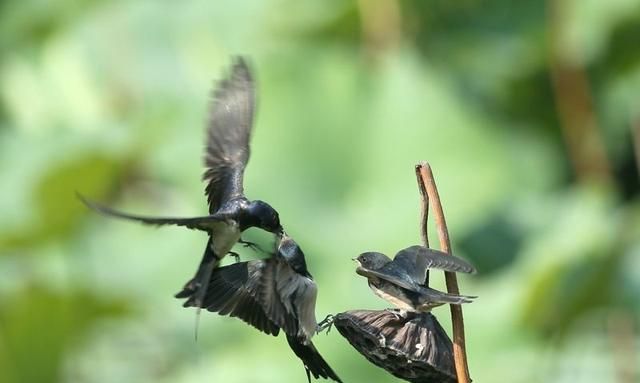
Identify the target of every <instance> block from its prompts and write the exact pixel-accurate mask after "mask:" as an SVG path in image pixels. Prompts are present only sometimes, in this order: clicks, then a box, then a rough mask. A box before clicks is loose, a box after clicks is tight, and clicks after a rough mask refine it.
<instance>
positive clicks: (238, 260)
mask: <svg viewBox="0 0 640 383" xmlns="http://www.w3.org/2000/svg"><path fill="white" fill-rule="evenodd" d="M229 255H230V256H232V257H233V258H234V259H235V260H236V263H238V262H240V254H238V253H236V252H235V251H230V252H229Z"/></svg>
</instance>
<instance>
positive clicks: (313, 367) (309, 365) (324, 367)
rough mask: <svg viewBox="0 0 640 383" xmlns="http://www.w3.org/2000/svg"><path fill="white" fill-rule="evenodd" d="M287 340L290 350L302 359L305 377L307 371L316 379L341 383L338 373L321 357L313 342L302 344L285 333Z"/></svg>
mask: <svg viewBox="0 0 640 383" xmlns="http://www.w3.org/2000/svg"><path fill="white" fill-rule="evenodd" d="M287 342H289V347H291V350H293V352H294V353H295V354H296V356H297V357H298V358H300V359H301V360H302V363H303V364H304V368H305V370H306V371H307V378H308V377H309V373H311V375H313V377H314V378H316V379H318V378H319V377H322V378H325V379H333V380H335V381H336V382H340V383H342V380H340V378H339V377H338V375H336V373H335V372H334V371H333V370H332V369H331V367H329V364H327V362H326V361H325V360H324V359H323V358H322V356H321V355H320V353H319V352H318V350H317V349H316V347H315V346H314V345H313V343H311V342H309V344H304V343H302V342H301V341H299V340H298V339H297V338H296V337H294V336H290V335H287Z"/></svg>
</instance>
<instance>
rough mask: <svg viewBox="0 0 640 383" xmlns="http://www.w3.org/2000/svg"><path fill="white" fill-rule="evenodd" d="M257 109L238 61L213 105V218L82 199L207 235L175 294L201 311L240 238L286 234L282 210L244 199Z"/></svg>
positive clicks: (209, 156)
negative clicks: (147, 212)
mask: <svg viewBox="0 0 640 383" xmlns="http://www.w3.org/2000/svg"><path fill="white" fill-rule="evenodd" d="M254 110H255V86H254V81H253V79H252V76H251V72H250V70H249V68H248V66H247V64H246V63H245V61H244V60H243V59H242V58H240V57H238V58H236V59H235V60H234V63H233V65H232V68H231V74H230V75H229V76H228V77H227V78H225V79H224V80H222V81H221V82H220V83H219V84H218V86H217V88H216V90H215V92H214V94H213V100H212V103H211V106H210V111H209V119H208V126H207V139H206V148H205V155H204V164H205V167H206V170H205V172H204V175H203V180H204V181H205V182H207V185H206V187H205V194H206V197H207V201H208V205H209V215H204V216H200V217H191V218H165V217H148V216H140V215H133V214H128V213H123V212H120V211H117V210H114V209H111V208H108V207H106V206H102V205H99V204H97V203H95V202H90V201H88V200H87V199H85V198H83V197H82V196H79V197H80V199H81V200H82V201H83V202H84V203H85V204H86V205H87V206H88V207H90V208H92V209H94V210H96V211H98V212H100V213H104V214H107V215H111V216H114V217H119V218H124V219H129V220H133V221H138V222H142V223H144V224H149V225H158V226H161V225H178V226H184V227H187V228H189V229H196V230H201V231H204V232H206V233H207V234H208V235H209V240H208V242H207V245H206V247H205V250H204V255H203V256H202V261H201V262H200V265H199V267H198V270H197V272H196V274H195V276H194V277H193V278H192V279H191V280H190V281H189V282H187V283H186V284H185V286H184V287H183V289H182V290H181V291H180V292H179V293H177V294H176V298H190V297H193V296H195V306H196V307H200V306H201V303H202V297H203V295H204V292H205V291H206V290H207V287H206V285H207V282H208V281H209V279H210V276H211V272H212V270H213V269H215V268H216V267H217V266H218V265H219V263H220V261H221V260H222V258H224V256H225V255H227V254H233V255H235V256H236V257H237V254H235V253H233V252H231V248H232V247H233V245H234V244H236V243H237V242H240V243H243V244H245V245H249V246H255V245H254V244H251V243H249V242H245V241H242V239H241V238H240V234H241V233H242V232H243V231H244V230H246V229H248V228H250V227H258V228H261V229H264V230H266V231H269V232H271V233H274V234H276V235H277V234H279V233H281V232H282V230H283V229H282V226H281V225H280V219H279V216H278V212H277V211H276V210H275V209H274V208H272V207H271V206H270V205H269V204H268V203H266V202H264V201H260V200H254V201H250V200H249V199H247V198H246V197H245V195H244V189H243V176H244V170H245V167H246V165H247V162H248V161H249V152H250V150H249V140H250V138H251V131H252V126H253V117H254Z"/></svg>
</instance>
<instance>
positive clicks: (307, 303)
mask: <svg viewBox="0 0 640 383" xmlns="http://www.w3.org/2000/svg"><path fill="white" fill-rule="evenodd" d="M317 295H318V289H317V286H316V283H315V282H314V280H313V277H312V276H311V274H310V273H309V271H308V269H307V264H306V261H305V257H304V253H303V252H302V249H301V248H300V247H299V246H298V244H297V243H296V242H295V241H294V240H293V239H292V238H291V237H289V236H288V235H287V234H286V233H283V234H282V236H281V237H280V238H279V240H277V245H276V252H275V254H274V255H273V256H272V257H270V258H266V259H260V260H253V261H247V262H238V263H234V264H231V265H228V266H223V267H219V268H217V269H216V270H214V271H213V273H212V274H211V280H210V281H209V285H208V289H207V292H206V294H205V295H204V300H203V308H204V309H206V310H208V311H211V312H217V313H218V314H220V315H228V316H230V317H237V318H239V319H241V320H243V321H244V322H246V323H247V324H249V325H251V326H253V327H255V328H257V329H258V330H260V331H262V332H264V333H266V334H269V335H273V336H277V335H278V334H279V332H280V330H282V331H283V332H284V333H285V335H286V338H287V342H288V343H289V347H290V348H291V350H292V351H293V352H294V353H295V355H296V356H297V357H298V358H300V359H301V360H302V363H303V365H304V368H305V371H306V374H307V380H308V381H309V382H310V381H311V375H313V377H314V378H315V379H318V378H320V377H322V378H325V379H332V380H334V381H336V382H341V380H340V378H339V377H338V375H336V373H335V372H334V371H333V370H332V369H331V367H330V366H329V365H328V364H327V362H326V361H325V360H324V358H322V356H321V355H320V353H319V352H318V350H317V349H316V347H315V346H314V345H313V343H312V342H311V338H312V337H313V336H314V335H315V334H316V332H317V330H318V323H317V322H316V316H315V307H316V298H317ZM195 305H197V302H196V300H195V299H194V297H191V298H189V300H187V302H186V303H185V306H195Z"/></svg>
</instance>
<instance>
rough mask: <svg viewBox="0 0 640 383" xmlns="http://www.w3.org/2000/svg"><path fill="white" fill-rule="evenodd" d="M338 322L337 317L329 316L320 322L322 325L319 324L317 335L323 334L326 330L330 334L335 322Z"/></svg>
mask: <svg viewBox="0 0 640 383" xmlns="http://www.w3.org/2000/svg"><path fill="white" fill-rule="evenodd" d="M335 320H336V317H335V315H331V314H329V315H327V316H326V317H325V318H324V319H323V320H322V321H320V323H318V326H317V328H316V334H319V333H321V332H322V331H324V330H325V329H326V330H327V332H326V333H327V334H329V331H331V327H333V322H334V321H335Z"/></svg>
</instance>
